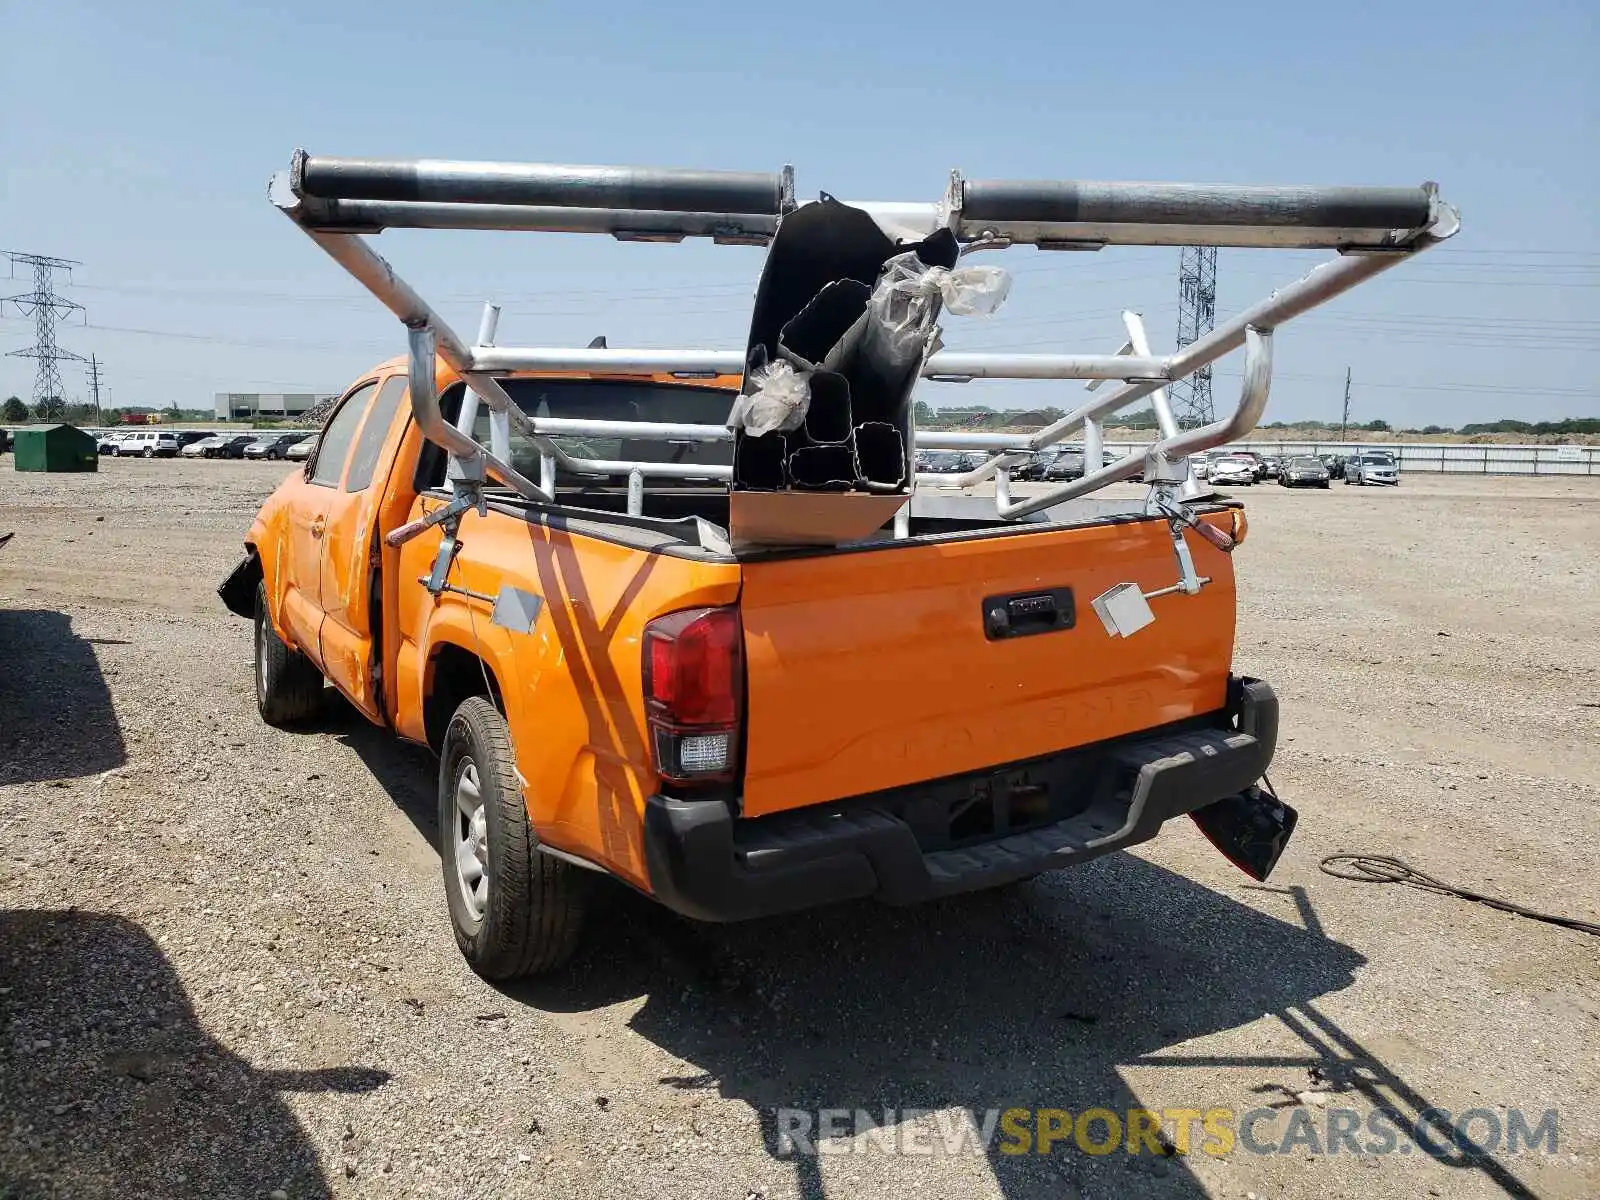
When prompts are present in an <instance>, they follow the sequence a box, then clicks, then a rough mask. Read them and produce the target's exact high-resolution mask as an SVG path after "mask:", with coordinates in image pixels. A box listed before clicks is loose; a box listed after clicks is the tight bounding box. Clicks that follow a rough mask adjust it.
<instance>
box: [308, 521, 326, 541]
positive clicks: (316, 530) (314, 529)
mask: <svg viewBox="0 0 1600 1200" xmlns="http://www.w3.org/2000/svg"><path fill="white" fill-rule="evenodd" d="M327 528H328V520H327V518H326V517H318V518H317V519H316V520H315V521H313V522H311V536H312V537H314V538H319V537H321V536H322V532H323V530H325V529H327Z"/></svg>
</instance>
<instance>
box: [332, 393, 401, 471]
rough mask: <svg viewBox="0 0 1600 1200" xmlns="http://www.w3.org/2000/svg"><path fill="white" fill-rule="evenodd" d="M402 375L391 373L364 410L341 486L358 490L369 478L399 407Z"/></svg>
mask: <svg viewBox="0 0 1600 1200" xmlns="http://www.w3.org/2000/svg"><path fill="white" fill-rule="evenodd" d="M405 390H406V377H405V376H404V375H391V376H389V378H388V379H385V380H384V381H383V386H382V387H381V388H379V389H378V398H377V399H376V400H375V401H373V404H372V409H371V411H369V412H368V413H367V423H366V424H365V425H363V426H362V427H361V436H360V437H358V438H357V439H356V449H355V453H354V454H352V455H351V456H350V470H349V472H348V473H347V474H346V476H345V481H344V490H345V491H347V492H359V491H361V490H362V489H364V488H365V487H366V486H367V485H368V484H369V483H371V482H372V472H373V470H374V469H375V468H376V467H377V465H378V455H379V453H381V452H382V450H383V443H384V439H385V438H387V437H388V436H389V430H390V429H391V428H393V426H394V414H395V410H396V409H397V408H399V407H400V397H401V396H402V395H404V394H405Z"/></svg>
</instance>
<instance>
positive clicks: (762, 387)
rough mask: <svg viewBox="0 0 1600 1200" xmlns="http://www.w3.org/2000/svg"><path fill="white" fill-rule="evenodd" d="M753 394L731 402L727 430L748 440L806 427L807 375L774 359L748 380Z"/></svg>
mask: <svg viewBox="0 0 1600 1200" xmlns="http://www.w3.org/2000/svg"><path fill="white" fill-rule="evenodd" d="M750 382H751V383H752V384H753V385H754V390H753V391H751V392H750V393H748V394H747V395H743V396H740V397H739V398H738V399H737V400H735V401H734V402H733V411H732V412H730V413H729V414H728V428H729V429H742V430H744V431H745V433H747V434H749V435H750V436H751V437H762V436H763V435H765V434H769V433H790V432H792V431H794V430H796V429H799V428H800V426H801V425H802V424H804V423H805V419H806V410H807V409H808V408H810V407H811V383H810V379H809V373H808V372H805V371H797V370H795V368H794V367H793V366H792V365H791V364H789V363H787V362H784V361H783V360H782V359H777V360H776V361H774V362H770V363H767V364H766V365H765V366H763V367H759V368H757V369H756V370H755V371H754V372H753V373H752V374H751V376H750Z"/></svg>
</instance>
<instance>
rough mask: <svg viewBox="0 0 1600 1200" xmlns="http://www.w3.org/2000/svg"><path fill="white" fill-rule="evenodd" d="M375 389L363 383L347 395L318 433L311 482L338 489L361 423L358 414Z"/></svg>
mask: <svg viewBox="0 0 1600 1200" xmlns="http://www.w3.org/2000/svg"><path fill="white" fill-rule="evenodd" d="M377 390H378V385H377V383H376V382H373V383H368V384H364V385H363V386H361V387H359V388H357V389H356V390H355V391H353V392H351V393H350V395H349V396H347V397H346V398H345V402H344V403H343V404H341V405H340V406H339V407H338V409H337V410H336V411H335V412H334V414H333V416H332V417H331V418H329V420H328V425H327V428H325V429H324V430H323V431H322V441H321V442H320V443H319V444H318V446H317V459H316V462H315V463H313V464H312V467H311V482H312V483H320V484H322V485H323V486H324V487H338V486H339V477H340V476H341V475H343V474H344V460H345V459H346V458H348V457H349V456H350V443H351V442H353V441H355V437H356V427H357V426H358V425H360V424H361V414H362V413H363V412H365V411H366V409H367V402H368V401H369V400H371V399H372V393H373V392H375V391H377Z"/></svg>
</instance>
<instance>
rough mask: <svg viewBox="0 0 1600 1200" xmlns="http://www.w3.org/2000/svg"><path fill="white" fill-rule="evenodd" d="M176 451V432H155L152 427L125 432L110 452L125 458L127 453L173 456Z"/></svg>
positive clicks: (146, 455) (145, 456)
mask: <svg viewBox="0 0 1600 1200" xmlns="http://www.w3.org/2000/svg"><path fill="white" fill-rule="evenodd" d="M177 453H178V436H177V434H175V433H171V432H168V431H165V430H163V431H160V432H157V431H156V430H154V429H140V430H138V431H137V432H134V433H125V434H123V435H122V437H121V439H120V440H118V442H117V444H116V445H114V446H113V447H112V448H111V454H112V456H113V457H115V458H127V457H128V456H129V455H136V456H138V457H139V458H173V457H176V455H177Z"/></svg>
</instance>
